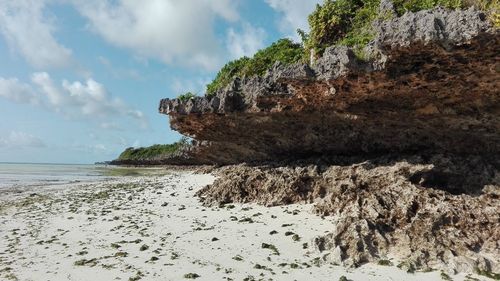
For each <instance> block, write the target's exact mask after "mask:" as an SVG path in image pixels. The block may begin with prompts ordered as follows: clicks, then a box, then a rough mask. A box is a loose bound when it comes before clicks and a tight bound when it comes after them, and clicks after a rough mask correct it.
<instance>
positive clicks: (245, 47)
mask: <svg viewBox="0 0 500 281" xmlns="http://www.w3.org/2000/svg"><path fill="white" fill-rule="evenodd" d="M265 37H266V31H265V30H264V29H262V28H256V27H253V26H252V25H250V24H244V25H243V31H242V32H241V33H238V32H236V31H235V30H234V29H233V28H230V29H229V30H228V34H227V49H228V50H229V53H230V54H231V57H232V58H240V57H243V56H248V57H249V56H252V55H253V54H255V52H257V51H258V50H259V49H262V48H263V47H264V39H265Z"/></svg>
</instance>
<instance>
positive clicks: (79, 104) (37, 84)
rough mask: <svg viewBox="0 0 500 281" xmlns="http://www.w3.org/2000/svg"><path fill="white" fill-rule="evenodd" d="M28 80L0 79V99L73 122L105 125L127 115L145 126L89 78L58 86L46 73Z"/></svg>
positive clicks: (138, 113)
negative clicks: (59, 115) (43, 110)
mask: <svg viewBox="0 0 500 281" xmlns="http://www.w3.org/2000/svg"><path fill="white" fill-rule="evenodd" d="M31 80H32V84H27V83H22V82H20V81H19V80H17V79H15V78H10V79H5V78H2V77H0V97H4V98H7V99H9V100H11V101H14V102H18V103H26V104H36V105H41V106H43V107H44V108H47V109H49V110H51V111H54V112H57V113H60V114H63V115H64V116H66V117H70V118H74V119H94V120H98V121H100V122H101V123H106V122H109V120H110V119H112V118H114V117H117V116H127V117H129V118H131V119H134V120H136V121H137V122H139V124H140V126H141V127H143V128H146V127H147V126H148V123H147V119H146V118H145V116H144V114H143V113H142V112H141V111H139V110H136V109H133V108H131V107H129V106H127V105H126V104H125V102H124V101H123V100H121V99H119V98H116V97H113V96H112V95H111V94H110V93H109V92H108V91H107V90H106V88H105V87H104V86H103V85H102V84H100V83H98V82H96V81H95V80H93V79H87V81H85V82H83V83H82V82H80V81H74V82H69V81H67V80H63V81H62V83H61V85H56V84H55V83H54V81H53V80H52V78H51V77H50V75H49V74H48V73H46V72H37V73H34V74H33V75H32V76H31ZM109 124H111V123H109ZM108 128H111V127H110V126H108Z"/></svg>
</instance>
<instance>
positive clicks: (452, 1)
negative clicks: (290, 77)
mask: <svg viewBox="0 0 500 281" xmlns="http://www.w3.org/2000/svg"><path fill="white" fill-rule="evenodd" d="M393 4H394V8H395V10H396V14H397V16H401V15H403V14H404V13H405V12H407V11H411V12H416V11H420V10H425V9H431V8H434V7H437V6H441V7H444V8H448V9H464V8H467V7H470V6H476V8H478V9H480V10H483V11H487V12H488V13H489V18H490V20H491V21H492V22H493V24H494V26H496V27H500V4H499V1H498V0H393ZM379 6H380V0H324V2H323V4H322V5H319V4H318V5H316V9H315V10H314V11H313V12H312V13H311V14H310V15H309V17H308V21H309V27H310V32H309V33H306V32H304V31H303V30H300V29H299V30H297V33H298V34H299V36H300V37H301V39H302V45H303V47H302V46H301V45H300V44H297V43H294V42H292V41H291V40H289V39H280V40H278V41H277V42H275V43H273V44H272V45H271V46H269V47H267V48H265V49H262V50H260V51H258V52H257V53H256V54H255V55H254V56H253V57H251V58H249V57H242V58H240V59H237V60H233V61H230V62H229V63H227V64H226V65H225V66H224V67H223V68H222V69H221V70H220V71H219V72H218V74H217V76H216V77H215V79H214V80H213V81H212V82H211V83H210V84H208V85H207V93H206V95H207V96H212V95H214V94H215V92H216V91H217V90H219V89H222V88H224V87H225V86H227V85H228V84H229V83H230V82H231V80H233V79H234V78H236V77H240V78H242V77H245V76H253V75H262V74H264V73H265V71H266V70H267V69H269V68H270V67H271V66H272V65H273V64H274V63H275V62H276V61H281V62H283V63H285V64H290V63H295V62H297V61H299V60H301V59H305V58H309V57H310V56H311V54H313V55H314V57H319V56H321V55H322V54H323V52H324V50H325V49H326V48H327V47H329V46H332V45H345V46H351V47H354V50H355V52H356V55H357V56H358V57H360V59H367V58H366V54H364V53H363V48H364V47H365V46H366V44H367V43H369V42H370V41H371V40H372V39H373V38H374V37H375V31H374V30H373V27H372V22H373V21H374V20H377V19H380V20H387V19H389V18H390V17H391V16H392V15H390V14H384V15H383V14H379Z"/></svg>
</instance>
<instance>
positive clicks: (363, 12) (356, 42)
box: [298, 0, 500, 57]
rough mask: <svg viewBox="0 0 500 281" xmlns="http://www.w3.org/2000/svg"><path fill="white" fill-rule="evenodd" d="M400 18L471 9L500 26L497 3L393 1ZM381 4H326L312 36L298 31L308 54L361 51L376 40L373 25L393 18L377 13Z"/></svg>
mask: <svg viewBox="0 0 500 281" xmlns="http://www.w3.org/2000/svg"><path fill="white" fill-rule="evenodd" d="M393 4H394V8H395V10H396V13H397V15H398V16H401V15H403V14H404V13H405V12H407V11H410V12H416V11H420V10H427V9H432V8H434V7H438V6H440V7H443V8H448V9H465V8H468V7H470V6H476V8H478V9H481V10H483V11H487V12H488V13H489V18H490V20H491V21H492V23H493V24H494V26H496V27H499V26H500V15H499V10H500V4H499V1H498V0H393ZM379 5H380V0H325V1H324V2H323V5H317V6H316V10H314V11H313V12H312V13H311V14H310V15H309V17H308V21H309V26H310V32H309V34H306V33H305V32H303V31H300V30H299V31H298V32H299V35H300V36H301V37H302V40H303V44H304V46H305V49H306V54H307V55H310V54H311V53H313V54H314V55H315V57H319V56H321V55H322V54H323V51H324V50H325V49H326V48H327V47H329V46H332V45H346V46H354V47H357V48H358V49H361V48H363V47H364V46H366V44H367V43H368V42H370V41H371V40H372V39H373V38H374V37H375V35H376V34H375V32H374V30H373V27H372V22H373V21H374V20H376V19H384V20H386V19H388V16H390V15H381V14H379V13H378V8H379Z"/></svg>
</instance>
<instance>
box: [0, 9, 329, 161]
mask: <svg viewBox="0 0 500 281" xmlns="http://www.w3.org/2000/svg"><path fill="white" fill-rule="evenodd" d="M318 2H321V1H320V0H142V1H137V0H0V162H29V163H94V162H96V161H106V160H112V159H114V158H116V157H117V156H118V155H119V154H120V152H121V151H123V150H124V149H125V148H127V147H143V146H149V145H152V144H157V143H160V144H163V143H172V142H175V141H177V140H178V139H179V138H180V137H181V136H180V135H179V134H178V133H177V132H175V131H173V130H171V129H170V126H169V123H168V116H166V115H161V114H159V113H158V105H159V101H160V99H162V98H175V97H177V96H178V95H179V94H182V93H185V92H187V91H192V92H195V93H197V94H198V95H203V94H204V91H205V86H206V84H207V83H209V82H210V81H211V80H212V79H213V78H214V77H215V75H216V74H217V71H218V70H219V69H220V68H221V67H222V66H223V65H224V64H225V63H226V62H227V61H229V60H232V59H235V58H239V57H241V56H245V55H246V56H251V55H253V54H254V53H255V52H256V51H257V50H259V49H261V48H263V47H265V46H267V45H269V44H271V43H272V42H274V41H276V40H278V39H280V38H284V37H288V38H292V39H294V40H298V37H297V35H296V29H297V28H301V29H304V30H307V15H308V14H309V13H311V12H312V11H313V10H314V8H315V5H316V3H318Z"/></svg>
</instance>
